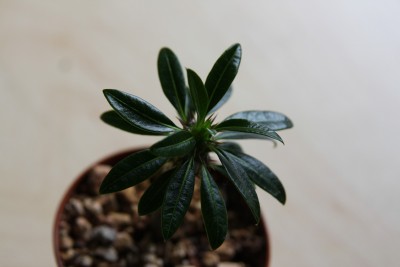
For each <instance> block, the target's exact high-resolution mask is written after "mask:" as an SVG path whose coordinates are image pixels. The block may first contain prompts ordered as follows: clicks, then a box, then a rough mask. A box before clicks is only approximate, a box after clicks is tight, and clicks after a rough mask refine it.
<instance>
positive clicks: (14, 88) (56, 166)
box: [0, 0, 400, 267]
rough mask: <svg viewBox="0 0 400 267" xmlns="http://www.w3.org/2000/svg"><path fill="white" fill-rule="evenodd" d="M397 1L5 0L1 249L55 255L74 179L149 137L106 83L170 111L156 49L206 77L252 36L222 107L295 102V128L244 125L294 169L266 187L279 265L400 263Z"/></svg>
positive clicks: (0, 42)
mask: <svg viewBox="0 0 400 267" xmlns="http://www.w3.org/2000/svg"><path fill="white" fill-rule="evenodd" d="M399 13H400V2H399V1H398V0H380V1H373V0H354V1H348V0H338V1H317V0H303V1H295V0H288V1H277V0H271V1H261V0H255V1H239V0H221V1H210V0H208V1H207V0H206V1H183V0H169V1H151V0H150V1H105V0H97V1H94V0H88V1H76V0H72V1H50V0H42V1H20V0H0V92H1V96H0V120H1V126H0V133H1V138H0V151H1V154H0V156H1V160H0V162H1V163H0V174H1V185H0V211H1V213H0V214H1V218H0V265H1V266H8V267H18V266H21V267H23V266H38V267H39V266H40V267H46V266H54V264H55V262H54V258H53V254H52V244H51V230H52V223H53V216H54V213H55V209H56V207H57V204H58V202H59V201H60V198H61V195H62V194H63V192H64V190H65V189H66V187H67V186H68V185H69V184H70V183H71V182H72V180H73V179H74V177H76V176H77V175H78V174H79V173H80V172H81V171H82V170H83V169H84V168H86V167H87V166H88V165H89V164H91V163H92V162H94V161H96V160H98V159H99V158H102V157H104V156H105V155H108V154H109V153H113V152H115V151H118V150H121V149H124V148H127V147H135V146H141V145H143V144H151V143H152V142H154V141H156V140H158V138H154V137H142V136H133V135H130V134H127V133H124V132H120V131H118V130H115V129H112V128H111V127H109V126H107V125H105V124H103V123H102V122H101V121H100V120H99V118H98V117H99V115H100V114H101V113H102V112H103V111H105V110H107V109H108V108H109V106H108V104H107V103H106V101H105V99H104V97H103V95H102V92H101V90H102V89H103V88H118V89H121V90H125V91H129V92H131V93H133V94H136V95H139V96H141V97H142V98H144V99H146V100H148V101H150V102H151V103H153V104H154V105H156V106H157V107H159V108H160V109H161V110H163V111H164V112H165V113H167V114H169V115H170V116H173V115H174V112H173V110H172V107H171V106H170V104H169V103H168V101H167V100H166V99H165V98H164V97H161V96H162V94H160V93H161V87H160V85H159V81H158V77H157V69H156V59H157V54H158V51H159V49H160V48H161V47H163V46H168V47H170V48H172V49H173V50H174V51H175V52H176V54H177V55H178V56H179V58H180V60H181V62H182V63H183V65H184V66H186V67H190V68H192V69H195V70H197V71H198V72H199V74H200V75H201V77H203V78H205V76H206V75H207V73H208V70H209V69H210V68H211V66H212V64H213V63H214V61H215V59H216V58H217V57H218V56H219V55H220V53H222V51H224V50H225V49H226V48H227V47H228V46H229V45H231V44H233V43H236V42H239V43H241V44H242V47H243V60H242V64H241V67H240V68H241V69H240V72H239V75H238V76H237V79H236V81H235V83H234V86H235V91H234V94H233V97H232V99H231V101H230V102H229V103H228V104H227V105H226V106H224V108H223V109H221V111H220V112H219V113H218V114H219V116H218V118H223V117H224V116H226V115H229V114H231V113H233V112H236V111H240V110H246V109H266V110H276V111H281V112H283V113H285V114H287V115H288V116H289V117H290V118H291V119H292V120H293V121H294V123H295V127H294V128H293V129H291V130H288V131H283V132H281V136H282V137H283V139H284V140H285V142H286V144H285V145H284V146H283V145H278V146H277V147H276V148H274V147H273V146H272V145H271V144H269V143H265V142H262V141H243V142H242V144H243V146H244V148H245V150H246V151H247V152H248V153H250V154H253V155H255V156H256V157H258V158H260V159H261V160H262V161H264V162H265V163H266V164H267V165H268V166H270V167H271V169H272V170H274V171H275V172H276V173H277V174H278V175H279V177H280V178H281V180H282V182H283V183H284V185H285V187H286V190H287V194H288V202H287V204H286V205H285V206H281V205H280V204H279V203H278V202H277V201H275V200H274V199H272V198H271V197H270V196H269V195H267V194H266V193H263V192H261V191H260V200H261V202H262V209H263V212H264V216H265V218H266V220H267V222H268V227H269V232H270V235H271V245H272V259H271V266H272V267H293V266H296V267H322V266H324V267H325V266H328V267H330V266H332V267H336V266H341V267H368V266H377V267H380V266H385V267H386V266H399V262H400V253H399V251H398V250H399V249H400V207H399V206H400V161H399V153H400V152H399V151H400V141H399V137H400V120H399V104H400V88H399V86H400V72H399V71H400V30H399V25H400V16H399Z"/></svg>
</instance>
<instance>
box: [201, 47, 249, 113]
mask: <svg viewBox="0 0 400 267" xmlns="http://www.w3.org/2000/svg"><path fill="white" fill-rule="evenodd" d="M241 57H242V48H241V47H240V44H234V45H232V46H231V47H229V48H228V49H227V50H226V51H225V52H224V53H223V54H222V55H221V56H220V57H219V58H218V59H217V61H216V62H215V64H214V66H213V67H212V69H211V71H210V73H209V74H208V76H207V79H206V82H205V86H206V89H207V92H208V96H209V98H210V102H209V105H208V110H209V111H210V110H212V109H213V108H214V106H216V105H217V104H218V102H219V101H220V100H221V99H222V98H223V97H224V96H225V94H226V92H227V91H228V90H229V87H230V86H231V84H232V82H233V80H234V79H235V77H236V74H237V73H238V70H239V65H240V60H241Z"/></svg>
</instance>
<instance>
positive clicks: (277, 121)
mask: <svg viewBox="0 0 400 267" xmlns="http://www.w3.org/2000/svg"><path fill="white" fill-rule="evenodd" d="M229 119H245V120H248V121H251V122H256V123H260V124H263V125H265V126H267V127H268V128H269V129H270V130H272V131H279V130H284V129H289V128H292V127H293V123H292V121H291V120H290V119H289V118H288V117H286V116H285V115H284V114H282V113H279V112H275V111H265V110H248V111H242V112H237V113H235V114H232V115H230V116H229V117H227V118H226V119H225V120H229Z"/></svg>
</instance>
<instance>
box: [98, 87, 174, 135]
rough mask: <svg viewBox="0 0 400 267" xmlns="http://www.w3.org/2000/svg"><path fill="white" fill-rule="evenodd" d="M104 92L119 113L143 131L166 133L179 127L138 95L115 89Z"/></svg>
mask: <svg viewBox="0 0 400 267" xmlns="http://www.w3.org/2000/svg"><path fill="white" fill-rule="evenodd" d="M103 92H104V95H105V97H106V99H107V101H108V102H109V103H110V105H111V106H112V107H113V109H114V110H115V111H116V112H117V113H118V115H119V116H121V117H122V118H124V119H125V120H126V121H127V122H129V123H130V124H132V125H133V126H135V127H136V128H139V129H140V130H142V131H146V132H150V133H154V134H166V133H169V132H171V131H173V129H176V128H177V127H176V126H175V124H174V123H173V122H172V121H171V120H170V119H168V117H167V116H165V115H164V114H163V113H162V112H161V111H160V110H158V109H157V108H156V107H154V106H153V105H151V104H150V103H148V102H146V101H145V100H143V99H141V98H139V97H137V96H134V95H131V94H128V93H125V92H122V91H119V90H115V89H104V90H103Z"/></svg>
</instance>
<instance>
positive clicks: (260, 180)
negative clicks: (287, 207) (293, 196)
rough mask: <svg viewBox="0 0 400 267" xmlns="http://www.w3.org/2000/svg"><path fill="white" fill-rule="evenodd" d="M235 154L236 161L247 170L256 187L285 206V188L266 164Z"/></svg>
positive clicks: (242, 154) (244, 155) (241, 154)
mask: <svg viewBox="0 0 400 267" xmlns="http://www.w3.org/2000/svg"><path fill="white" fill-rule="evenodd" d="M234 154H235V156H236V161H237V162H238V163H239V164H240V165H241V166H242V167H243V168H244V169H245V170H246V172H247V174H248V176H249V177H250V179H251V180H252V181H253V182H254V183H255V184H256V185H258V186H259V187H260V188H262V189H263V190H265V191H267V192H268V193H270V194H271V195H272V196H273V197H275V198H276V199H277V200H278V201H279V202H281V203H282V204H285V202H286V193H285V188H284V187H283V185H282V183H281V182H280V181H279V178H278V177H277V176H276V175H275V174H274V173H273V172H272V171H271V170H270V169H269V168H268V167H267V166H265V165H264V163H262V162H261V161H259V160H258V159H256V158H253V157H251V156H249V155H247V154H244V153H234Z"/></svg>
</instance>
